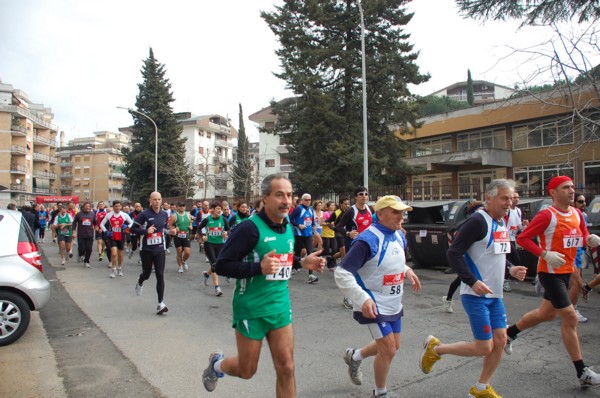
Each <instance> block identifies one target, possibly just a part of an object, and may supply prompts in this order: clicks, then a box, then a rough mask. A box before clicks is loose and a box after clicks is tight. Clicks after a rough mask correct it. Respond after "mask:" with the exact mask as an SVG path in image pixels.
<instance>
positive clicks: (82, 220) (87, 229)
mask: <svg viewBox="0 0 600 398" xmlns="http://www.w3.org/2000/svg"><path fill="white" fill-rule="evenodd" d="M95 225H96V216H95V215H94V212H93V211H89V212H87V213H86V212H84V211H80V212H79V213H77V214H75V218H74V219H73V230H74V231H77V237H79V238H93V237H94V226H95Z"/></svg>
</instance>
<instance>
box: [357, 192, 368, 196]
mask: <svg viewBox="0 0 600 398" xmlns="http://www.w3.org/2000/svg"><path fill="white" fill-rule="evenodd" d="M358 196H369V193H368V192H359V193H358Z"/></svg>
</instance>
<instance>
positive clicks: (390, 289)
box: [381, 272, 404, 296]
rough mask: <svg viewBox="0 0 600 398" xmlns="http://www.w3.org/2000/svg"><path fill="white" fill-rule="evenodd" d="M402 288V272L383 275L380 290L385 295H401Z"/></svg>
mask: <svg viewBox="0 0 600 398" xmlns="http://www.w3.org/2000/svg"><path fill="white" fill-rule="evenodd" d="M403 290H404V272H400V273H399V274H389V275H384V276H383V289H382V290H381V292H382V293H383V294H387V295H391V296H393V295H401V294H402V292H403Z"/></svg>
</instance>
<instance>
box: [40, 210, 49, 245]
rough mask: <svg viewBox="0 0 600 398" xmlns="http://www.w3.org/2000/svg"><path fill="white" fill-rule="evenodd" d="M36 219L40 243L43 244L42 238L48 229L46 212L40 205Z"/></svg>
mask: <svg viewBox="0 0 600 398" xmlns="http://www.w3.org/2000/svg"><path fill="white" fill-rule="evenodd" d="M38 218H39V220H40V242H41V243H44V238H45V237H46V228H47V227H48V212H47V211H46V208H45V207H44V205H40V210H39V212H38Z"/></svg>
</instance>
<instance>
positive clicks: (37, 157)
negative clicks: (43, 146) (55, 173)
mask: <svg viewBox="0 0 600 398" xmlns="http://www.w3.org/2000/svg"><path fill="white" fill-rule="evenodd" d="M33 160H34V161H40V162H50V163H56V162H57V161H58V158H57V157H56V156H50V155H46V154H45V153H39V152H34V153H33Z"/></svg>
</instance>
